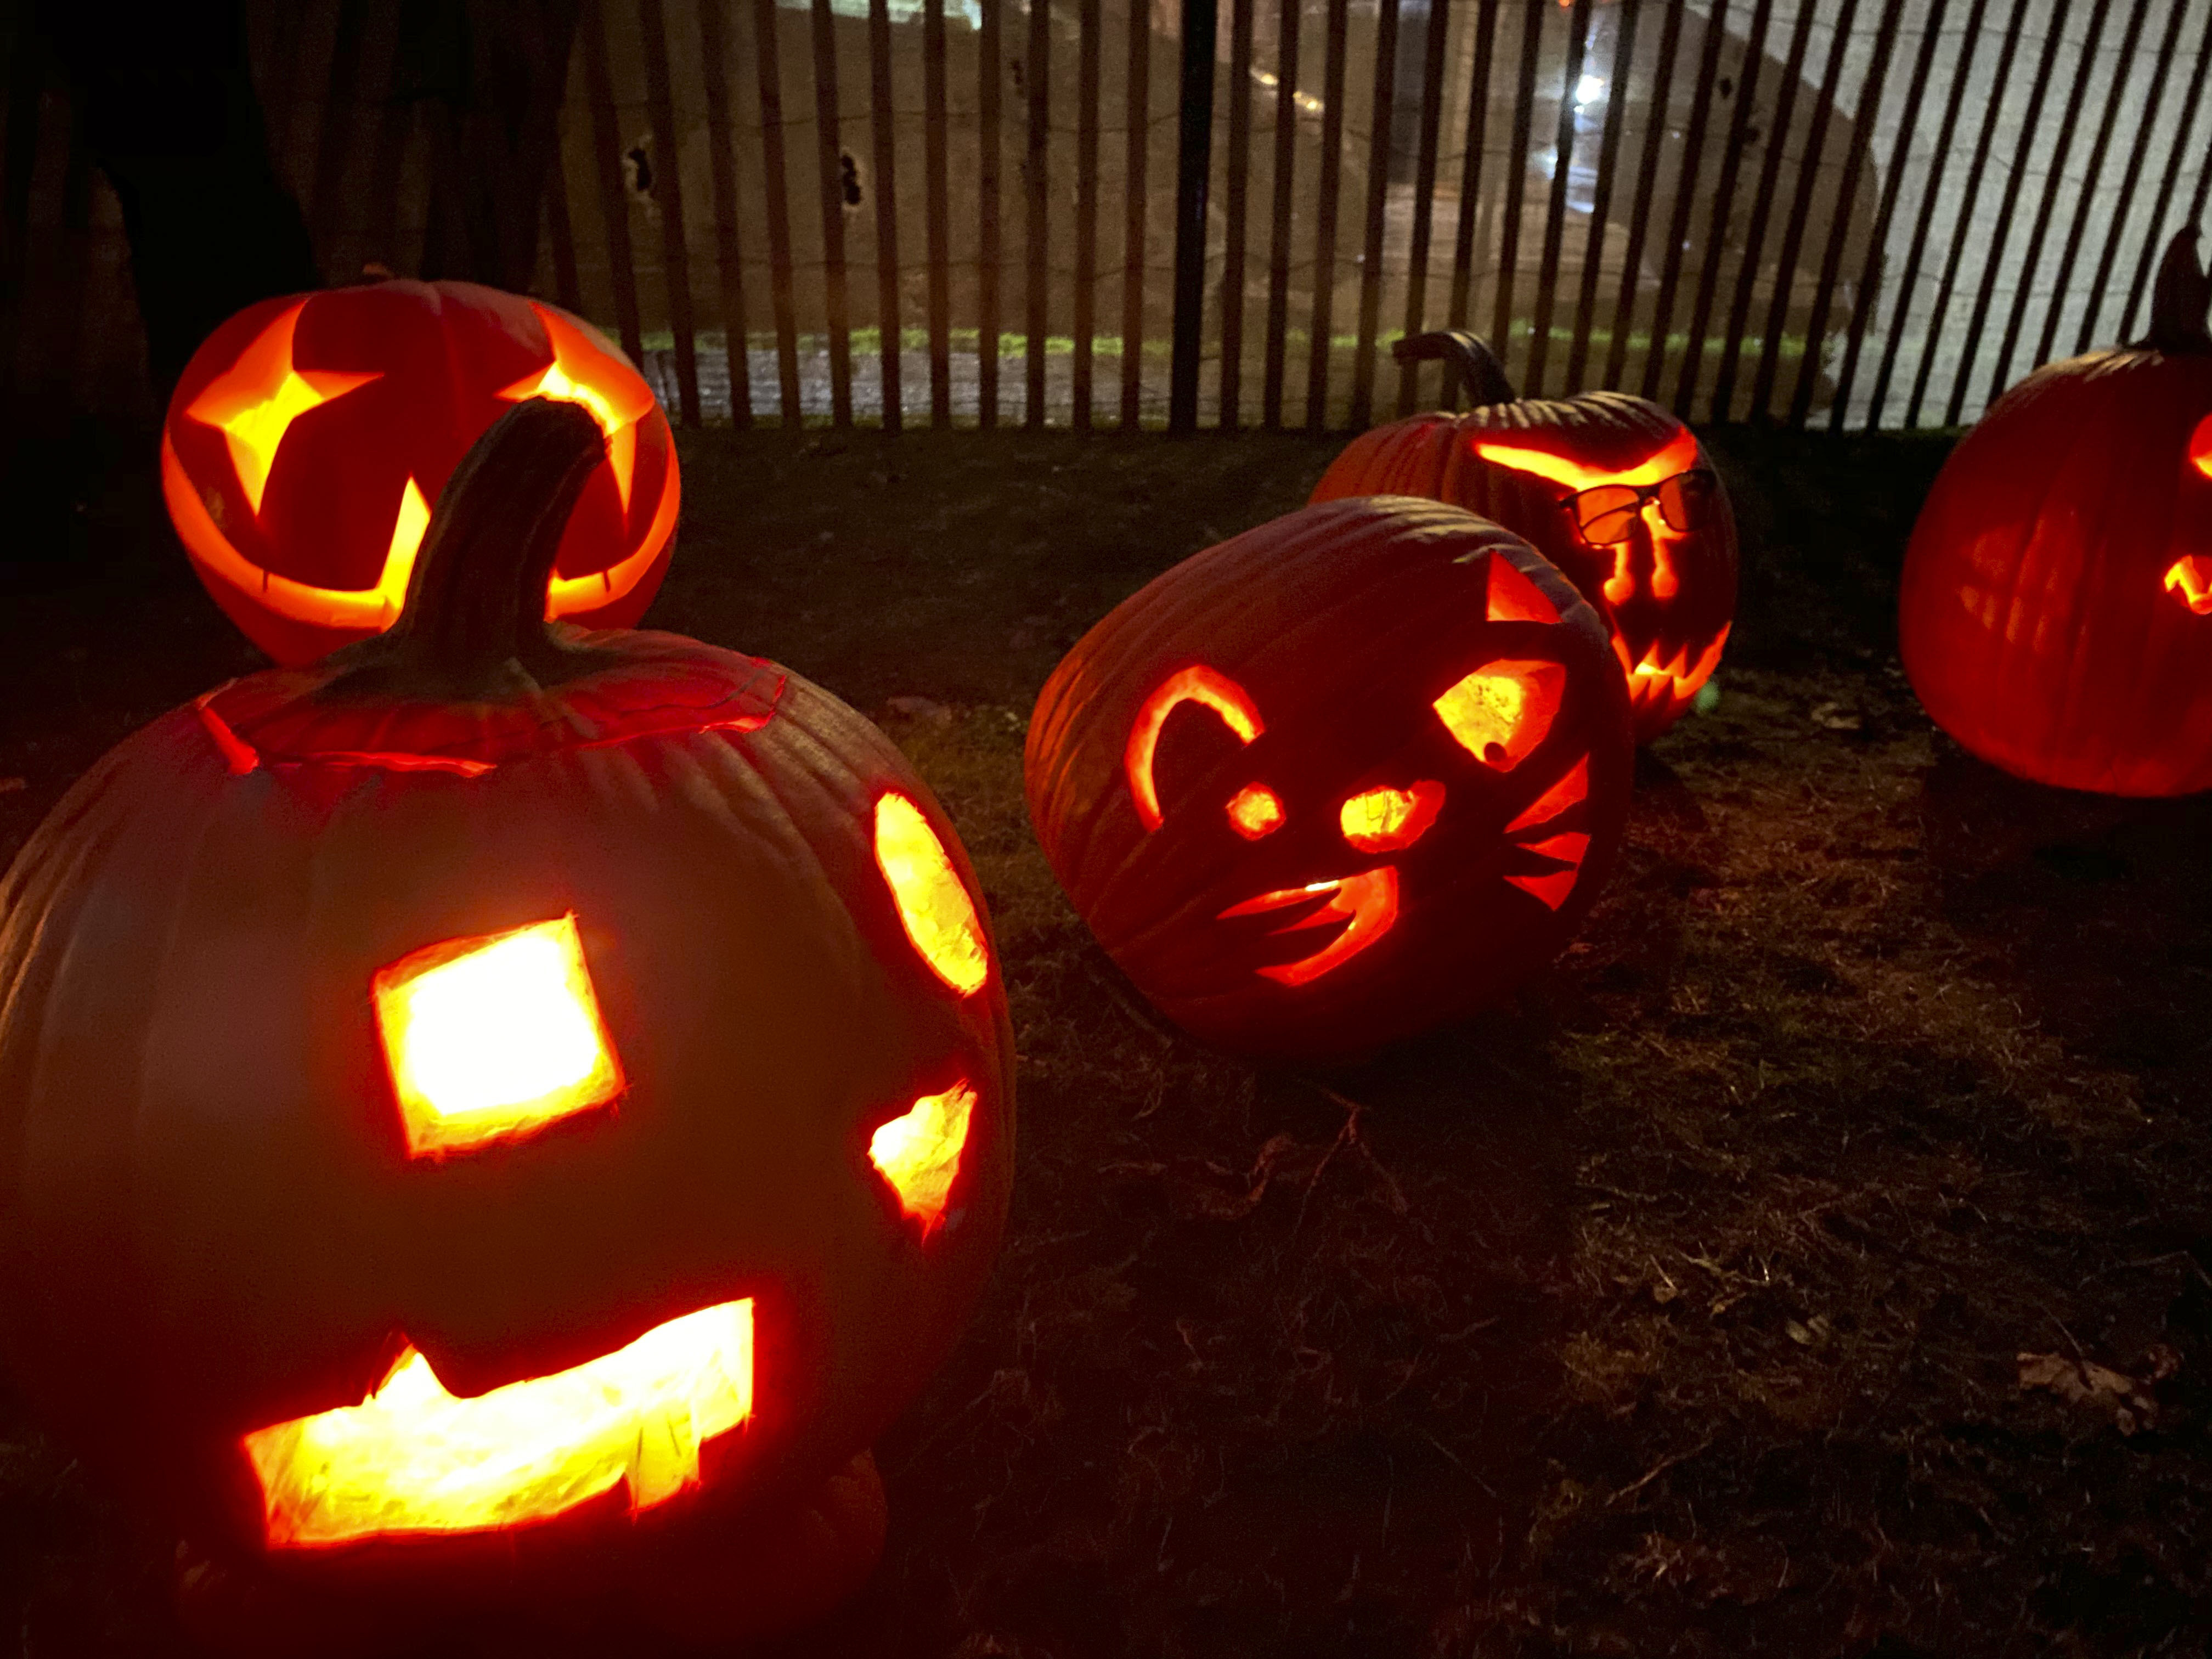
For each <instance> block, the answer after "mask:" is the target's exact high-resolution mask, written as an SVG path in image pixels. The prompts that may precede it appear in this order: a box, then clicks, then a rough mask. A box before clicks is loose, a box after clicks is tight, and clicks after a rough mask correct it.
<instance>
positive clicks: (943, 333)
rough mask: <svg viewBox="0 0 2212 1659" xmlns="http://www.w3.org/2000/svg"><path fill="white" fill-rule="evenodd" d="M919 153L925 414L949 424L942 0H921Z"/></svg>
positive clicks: (949, 236)
mask: <svg viewBox="0 0 2212 1659" xmlns="http://www.w3.org/2000/svg"><path fill="white" fill-rule="evenodd" d="M921 100H922V135H921V158H922V170H923V173H924V179H923V183H924V186H925V191H926V193H927V197H928V201H927V214H928V224H929V420H930V424H931V425H933V426H951V424H952V203H951V184H950V181H949V179H947V177H946V168H945V123H946V119H947V118H946V115H945V0H922V8H921Z"/></svg>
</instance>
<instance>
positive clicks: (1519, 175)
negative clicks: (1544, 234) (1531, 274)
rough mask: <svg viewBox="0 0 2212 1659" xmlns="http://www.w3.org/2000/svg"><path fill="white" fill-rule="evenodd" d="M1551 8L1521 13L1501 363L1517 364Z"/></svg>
mask: <svg viewBox="0 0 2212 1659" xmlns="http://www.w3.org/2000/svg"><path fill="white" fill-rule="evenodd" d="M1550 11H1551V8H1549V7H1548V6H1530V5H1523V6H1522V8H1521V72H1520V76H1519V78H1518V79H1517V80H1516V82H1515V89H1514V94H1513V143H1512V159H1511V160H1510V161H1507V162H1506V164H1505V213H1504V219H1503V220H1502V221H1501V222H1500V223H1499V225H1498V295H1497V304H1496V305H1495V306H1494V307H1492V314H1491V321H1490V343H1491V345H1492V348H1493V349H1495V350H1496V351H1497V353H1498V362H1501V363H1504V364H1506V365H1508V372H1509V374H1510V365H1511V363H1512V361H1513V356H1512V353H1513V287H1514V280H1515V278H1516V276H1518V275H1519V274H1520V264H1521V212H1522V205H1523V197H1525V195H1526V192H1527V189H1528V140H1529V137H1530V136H1531V135H1532V133H1533V131H1534V126H1535V116H1536V66H1537V61H1538V57H1539V54H1540V53H1541V52H1542V50H1543V43H1544V19H1545V18H1546V17H1547V15H1549V14H1550Z"/></svg>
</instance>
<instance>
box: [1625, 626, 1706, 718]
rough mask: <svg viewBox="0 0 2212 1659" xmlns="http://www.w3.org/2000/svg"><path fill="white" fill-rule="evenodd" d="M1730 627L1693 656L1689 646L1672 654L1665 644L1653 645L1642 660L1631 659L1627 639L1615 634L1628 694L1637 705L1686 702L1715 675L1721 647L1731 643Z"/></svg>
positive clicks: (1642, 706)
mask: <svg viewBox="0 0 2212 1659" xmlns="http://www.w3.org/2000/svg"><path fill="white" fill-rule="evenodd" d="M1728 636H1729V630H1728V629H1727V628H1726V627H1725V626H1723V628H1722V629H1721V631H1720V632H1719V633H1718V634H1717V635H1714V636H1713V641H1712V643H1711V644H1710V645H1708V646H1707V647H1705V649H1704V650H1703V651H1701V652H1699V653H1698V654H1697V655H1696V656H1695V657H1694V658H1693V657H1692V655H1691V654H1690V647H1688V646H1687V645H1684V646H1681V647H1679V648H1677V649H1676V650H1675V652H1674V654H1673V655H1672V656H1668V655H1666V654H1664V647H1661V646H1657V645H1654V646H1652V647H1650V649H1648V650H1647V651H1645V652H1644V656H1643V659H1642V660H1640V661H1636V662H1632V661H1631V660H1630V659H1629V655H1628V645H1627V642H1626V641H1625V640H1623V639H1622V638H1621V637H1620V635H1618V634H1615V635H1613V652H1614V653H1615V654H1616V655H1618V656H1619V657H1620V666H1621V669H1622V671H1624V672H1626V674H1627V676H1628V695H1629V698H1630V700H1631V701H1632V702H1633V703H1634V704H1635V706H1636V707H1637V708H1649V707H1650V706H1651V705H1653V704H1655V703H1660V702H1670V703H1681V702H1688V701H1689V700H1690V699H1691V698H1692V697H1694V696H1697V695H1698V688H1699V686H1701V685H1703V684H1705V682H1706V681H1707V680H1709V679H1711V678H1712V674H1713V670H1714V669H1716V668H1717V667H1718V666H1720V660H1721V647H1723V646H1725V645H1726V644H1727V643H1728Z"/></svg>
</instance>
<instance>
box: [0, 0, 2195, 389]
mask: <svg viewBox="0 0 2212 1659" xmlns="http://www.w3.org/2000/svg"><path fill="white" fill-rule="evenodd" d="M247 10H248V18H249V25H250V28H249V33H250V38H251V40H252V49H253V54H254V70H255V79H256V82H257V85H258V87H259V88H260V89H261V94H262V98H263V102H264V107H265V108H266V110H267V111H268V114H269V129H270V144H271V148H272V152H273V155H274V159H275V161H276V167H277V169H278V172H279V173H280V175H281V176H282V177H283V179H284V180H285V181H286V183H287V184H288V185H289V186H290V187H291V188H292V190H293V191H295V193H296V195H297V196H298V197H299V199H300V201H301V205H302V208H303V209H304V210H305V212H306V215H307V222H308V225H309V228H310V229H311V231H312V233H313V237H314V241H315V247H316V252H317V255H318V258H319V261H320V263H321V266H322V269H323V271H324V274H325V277H326V279H327V280H329V281H331V282H333V283H339V282H348V281H354V280H359V279H360V278H361V277H362V275H363V273H364V272H365V271H366V272H368V273H370V274H375V273H379V272H392V273H397V274H399V275H415V274H424V275H435V274H445V275H454V274H466V272H467V271H468V270H469V269H470V267H469V266H468V265H467V262H466V261H465V259H464V258H462V257H461V251H462V249H463V245H464V243H465V241H466V233H467V232H468V230H469V228H470V227H471V226H472V225H475V224H477V223H478V222H482V223H486V224H495V225H496V226H497V227H498V228H499V230H498V234H499V235H500V236H503V237H505V238H507V240H508V241H510V242H511V241H512V240H513V236H514V235H516V234H523V235H533V234H534V236H535V249H536V252H535V256H534V270H535V278H534V287H535V288H536V289H537V290H538V291H539V292H541V293H543V294H544V295H547V296H549V297H550V298H553V299H556V300H557V301H560V302H562V303H563V304H566V305H568V306H570V307H573V308H574V309H576V310H578V311H580V312H581V313H583V314H585V315H586V316H587V317H589V318H591V319H593V320H595V321H596V322H598V323H599V324H600V325H602V326H603V327H605V329H606V330H607V331H608V332H609V333H610V334H611V335H612V336H614V337H617V338H618V339H619V340H621V341H622V343H623V345H624V347H625V349H628V350H629V352H630V353H631V354H632V355H633V356H635V357H637V358H639V359H640V360H641V362H642V364H643V365H644V367H645V368H646V369H647V374H648V375H649V376H650V378H652V380H653V382H654V384H655V386H656V388H657V389H658V390H659V392H660V393H661V395H662V398H663V400H664V401H665V403H666V404H667V405H668V407H669V409H670V410H671V413H672V414H673V415H674V416H676V417H677V418H678V419H679V420H681V421H683V422H686V423H692V424H696V423H698V422H713V421H736V422H785V423H788V424H793V425H796V424H801V423H812V422H835V423H839V424H843V423H880V424H882V425H884V426H885V427H890V428H896V427H900V426H911V425H916V424H922V423H934V424H939V425H944V424H959V425H981V426H992V425H1006V424H1026V425H1030V426H1036V425H1044V424H1050V425H1055V426H1073V427H1077V428H1092V429H1095V428H1111V427H1115V426H1120V427H1125V428H1126V427H1139V426H1152V425H1161V424H1164V423H1165V422H1166V421H1167V418H1168V416H1169V412H1170V407H1169V405H1170V374H1171V368H1172V364H1171V346H1172V343H1173V341H1174V340H1175V337H1176V321H1177V318H1176V307H1177V291H1176V270H1175V249H1176V224H1175V216H1176V202H1177V195H1178V192H1177V176H1178V175H1177V167H1178V156H1179V154H1184V153H1188V151H1186V150H1184V149H1181V148H1179V143H1178V137H1179V127H1180V125H1182V124H1181V123H1180V121H1179V112H1181V111H1182V110H1183V109H1185V108H1193V107H1195V106H1194V104H1192V103H1190V102H1188V101H1187V100H1185V99H1184V97H1183V94H1182V87H1181V85H1180V84H1179V77H1180V76H1181V75H1182V72H1183V68H1184V53H1183V51H1182V38H1181V28H1182V19H1183V16H1184V9H1183V7H1182V4H1181V3H1180V0H581V3H580V11H579V10H577V9H576V8H575V6H574V4H573V3H572V4H571V5H570V6H569V8H568V13H567V14H563V13H562V7H561V5H560V4H559V3H557V0H546V3H538V4H537V5H536V8H535V9H534V10H533V9H532V0H506V3H504V4H503V5H502V4H501V3H494V0H255V3H251V4H249V5H248V8H247ZM1200 10H1201V11H1203V12H1214V13H1218V17H1217V21H1216V25H1215V29H1214V36H1215V38H1214V50H1213V52H1212V65H1211V67H1212V97H1211V100H1210V107H1211V118H1210V122H1208V121H1205V120H1201V121H1200V124H1199V126H1200V133H1199V137H1200V138H1201V139H1202V140H1203V141H1204V142H1202V143H1200V145H1199V149H1198V153H1200V154H1202V155H1205V156H1206V160H1207V164H1208V166H1209V167H1210V170H1211V171H1210V176H1209V179H1208V188H1207V190H1206V218H1205V222H1204V226H1203V232H1204V234H1203V252H1204V256H1205V257H1204V282H1203V284H1202V285H1201V286H1200V288H1199V289H1197V291H1196V298H1195V301H1193V300H1192V299H1191V298H1190V297H1189V295H1188V294H1187V295H1185V297H1184V299H1183V301H1182V306H1183V320H1184V322H1185V323H1186V325H1187V332H1189V330H1188V325H1191V324H1192V323H1194V324H1195V328H1194V340H1195V350H1196V356H1197V365H1198V369H1199V373H1198V377H1197V386H1196V396H1195V416H1196V421H1197V423H1198V424H1200V425H1202V426H1225V427H1238V426H1251V425H1261V426H1269V427H1274V426H1281V427H1292V428H1296V427H1304V428H1313V429H1340V428H1346V427H1356V426H1360V425H1364V424H1366V423H1367V422H1370V421H1371V420H1374V419H1378V418H1387V417H1389V416H1391V415H1392V414H1394V413H1403V412H1407V411H1410V410H1413V409H1416V408H1419V407H1423V406H1425V405H1428V404H1433V403H1435V402H1437V400H1439V399H1440V398H1443V396H1444V395H1445V392H1444V388H1443V383H1442V381H1441V380H1440V379H1439V378H1438V377H1439V374H1440V371H1439V369H1438V368H1437V367H1435V366H1433V365H1429V364H1417V363H1407V364H1400V363H1398V362H1395V361H1394V360H1393V359H1392V358H1391V357H1390V356H1389V344H1390V342H1391V341H1392V340H1393V339H1395V337H1397V336H1398V335H1400V334H1401V333H1410V332H1417V331H1423V330H1427V329H1436V328H1444V327H1470V328H1474V329H1476V330H1478V331H1483V332H1485V333H1486V334H1488V335H1489V336H1490V337H1492V340H1493V341H1494V342H1496V343H1498V345H1499V346H1500V349H1501V355H1502V356H1504V360H1505V362H1506V364H1507V366H1508V368H1509V369H1510V372H1511V374H1513V375H1514V377H1515V378H1516V382H1517V383H1518V384H1519V386H1520V387H1521V389H1522V392H1523V394H1524V395H1536V394H1540V393H1541V394H1545V395H1563V394H1565V393H1568V392H1574V391H1578V390H1583V389H1589V388H1592V387H1596V386H1618V387H1620V388H1623V389H1626V390H1628V391H1632V392H1640V393H1642V394H1643V395H1644V396H1646V397H1651V398H1657V399H1659V400H1660V401H1662V402H1663V403H1666V404H1669V405H1670V406H1672V407H1673V408H1674V409H1676V410H1679V411H1680V412H1681V413H1682V414H1684V415H1685V416H1688V417H1690V418H1692V419H1698V420H1711V421H1742V420H1753V419H1759V420H1771V421H1775V422H1786V423H1789V424H1792V425H1805V424H1812V425H1814V426H1821V427H1826V428H1844V429H1855V428H1899V427H1914V426H1925V425H1954V424H1957V423H1959V422H1963V421H1968V420H1972V418H1974V417H1975V416H1977V415H1978V413H1979V411H1980V410H1982V408H1983V407H1984V405H1985V404H1987V402H1988V401H1989V400H1990V398H1992V397H1994V396H1995V395H1996V392H1999V391H2001V390H2002V388H2003V387H2004V386H2007V385H2008V384H2010V383H2011V382H2012V381H2013V380H2016V379H2017V378H2018V377H2019V376H2020V375H2021V374H2024V373H2025V372H2026V371H2027V369H2029V368H2032V367H2033V366H2034V365H2035V364H2036V363H2039V362H2045V361H2048V360H2049V359H2051V358H2052V357H2055V356H2068V355H2070V354H2073V353H2075V352H2077V351H2079V350H2081V349H2087V348H2088V347H2089V346H2091V345H2093V344H2100V343H2110V342H2112V341H2113V340H2117V339H2122V338H2125V337H2130V335H2132V334H2134V333H2136V332H2138V331H2140V330H2141V329H2142V326H2143V325H2144V323H2145V320H2146V314H2147V309H2148V285H2149V280H2150V274H2151V270H2152V264H2153V258H2154V250H2155V248H2156V247H2157V246H2159V245H2160V243H2161V242H2162V241H2163V240H2164V239H2165V237H2166V235H2168V234H2171V233H2172V231H2173V230H2174V229H2175V228H2179V227H2181V226H2184V225H2191V224H2197V223H2199V222H2202V219H2203V213H2204V209H2205V204H2206V193H2207V190H2208V187H2212V100H2209V99H2208V98H2207V95H2206V82H2207V71H2208V69H2212V0H1220V3H1218V5H1214V6H1206V7H1202V8H1200ZM16 11H17V13H18V18H17V20H16V21H13V22H9V21H0V52H5V53H6V57H5V58H4V60H0V96H4V98H5V100H6V104H5V107H4V110H0V236H4V239H5V240H4V241H0V388H4V391H5V394H6V396H7V398H8V399H9V402H10V404H11V405H14V406H16V407H28V406H29V405H30V404H31V403H32V402H33V401H34V400H35V401H36V402H37V403H38V404H39V405H40V407H41V408H42V409H52V408H55V407H60V408H64V409H76V410H91V411H97V412H108V413H114V412H122V413H131V414H142V415H143V413H145V412H146V410H145V405H146V403H147V394H146V392H145V390H144V386H143V361H142V360H143V339H142V337H140V336H139V334H138V333H137V325H136V316H135V306H134V301H133V299H132V295H131V280H130V269H129V260H128V257H127V252H126V250H125V246H124V241H123V236H122V228H121V222H120V217H119V215H118V212H117V210H116V207H115V203H114V199H113V197H112V195H111V194H110V193H109V191H107V189H106V185H105V183H104V181H103V180H102V179H100V175H99V173H98V172H97V170H96V169H95V168H94V167H92V166H91V165H90V164H89V161H88V157H87V156H86V155H84V153H83V150H82V137H81V134H80V133H79V132H78V130H77V127H76V123H75V122H74V120H73V118H72V115H71V112H70V104H69V100H68V96H67V94H66V90H65V88H64V86H63V85H62V83H61V82H60V81H59V79H58V76H57V75H56V74H55V73H54V71H53V70H52V68H51V66H50V65H48V64H46V61H45V59H44V56H43V54H42V52H40V50H39V48H38V46H37V44H36V42H35V41H34V40H32V38H31V37H30V36H28V34H27V33H25V30H26V27H27V26H26V24H25V23H24V22H23V21H21V18H20V14H21V12H22V11H23V9H22V8H17V9H16ZM524 13H528V14H529V15H531V16H532V17H533V18H538V17H541V16H562V15H573V16H574V46H573V49H571V50H568V52H567V53H566V58H565V65H566V77H567V78H566V85H565V91H563V92H562V93H561V95H560V97H559V99H558V105H557V108H556V107H554V106H553V105H552V104H551V103H550V102H548V103H547V105H546V106H545V107H544V110H543V112H542V115H543V119H544V123H545V124H546V125H547V131H548V134H549V136H548V138H547V139H546V142H547V143H552V144H555V145H556V146H557V153H556V155H554V157H553V159H552V161H551V164H550V167H544V168H542V169H539V171H541V172H542V173H543V176H544V181H545V183H544V195H543V200H542V203H539V202H535V201H533V202H526V203H522V204H515V203H513V202H505V201H501V200H499V199H497V198H498V193H499V191H501V188H503V184H502V180H501V179H500V178H498V177H494V178H490V179H487V178H485V177H484V176H483V175H484V173H485V172H486V167H485V161H484V156H485V154H486V152H485V151H484V150H483V149H482V148H481V147H480V146H478V145H477V143H475V141H474V139H473V138H471V134H472V133H474V132H475V131H477V128H478V127H479V126H481V125H483V121H484V116H483V109H482V108H481V101H482V99H483V95H484V94H483V87H484V85H485V80H484V72H483V69H482V65H483V64H485V63H487V62H492V63H496V62H497V60H498V53H499V52H500V51H501V50H503V49H505V48H506V47H507V46H508V45H510V44H511V43H510V42H508V41H507V40H506V39H505V37H504V34H503V33H502V32H503V31H507V30H509V29H512V28H513V27H518V26H517V25H516V24H515V23H514V21H513V20H514V19H515V18H516V17H517V16H520V15H522V14H524ZM532 27H538V24H535V23H533V24H532ZM543 44H544V43H543V42H540V41H533V42H532V50H538V48H540V47H542V46H543ZM553 61H556V62H557V61H562V60H561V59H560V58H559V54H558V53H557V52H556V53H555V54H554V58H553ZM1194 62H1195V63H1196V64H1198V65H1200V70H1199V72H1200V75H1201V76H1202V75H1203V65H1204V64H1205V62H1206V57H1205V54H1204V52H1202V51H1201V52H1199V53H1197V54H1195V57H1194ZM470 64H476V65H477V66H478V67H477V69H476V70H471V69H470V68H469V67H468V66H469V65H470ZM556 90H558V88H556ZM479 198H483V200H480V199H479ZM518 206H520V209H521V211H520V212H518V211H517V208H518ZM541 209H542V210H541ZM516 226H520V227H523V228H524V229H523V230H521V231H520V232H518V231H515V230H514V229H513V228H514V227H516ZM532 227H534V229H532ZM479 240H482V239H481V238H480V239H479ZM528 246H529V244H528V243H526V244H525V258H524V260H523V263H522V265H521V267H520V268H521V269H531V268H532V264H531V260H530V258H529V257H528V252H527V250H528ZM506 253H507V265H506V267H505V268H507V269H513V268H515V264H514V259H513V250H512V248H511V247H510V248H507V250H506ZM1193 304H1195V305H1196V307H1198V309H1197V312H1196V313H1195V315H1194V313H1193V312H1192V310H1191V307H1192V305H1193ZM1188 349H1190V347H1189V343H1188V340H1187V342H1186V350H1187V351H1188Z"/></svg>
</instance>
